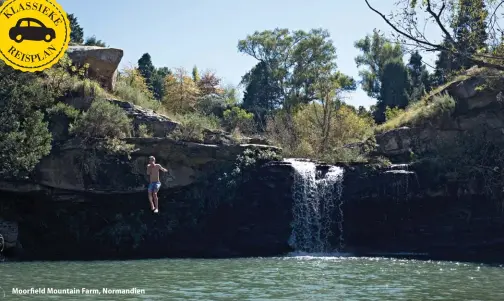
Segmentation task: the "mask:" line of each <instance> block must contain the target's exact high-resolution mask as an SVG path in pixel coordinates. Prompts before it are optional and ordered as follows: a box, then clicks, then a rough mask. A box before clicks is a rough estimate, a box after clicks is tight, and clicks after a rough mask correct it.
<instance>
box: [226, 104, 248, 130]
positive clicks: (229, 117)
mask: <svg viewBox="0 0 504 301" xmlns="http://www.w3.org/2000/svg"><path fill="white" fill-rule="evenodd" d="M223 117H224V124H225V126H226V128H227V130H228V131H232V130H234V129H236V128H238V129H240V131H241V132H248V133H253V132H255V131H254V130H255V127H254V114H252V113H249V112H247V111H245V110H244V109H242V108H239V107H236V106H235V107H232V108H231V109H227V110H225V111H224V113H223Z"/></svg>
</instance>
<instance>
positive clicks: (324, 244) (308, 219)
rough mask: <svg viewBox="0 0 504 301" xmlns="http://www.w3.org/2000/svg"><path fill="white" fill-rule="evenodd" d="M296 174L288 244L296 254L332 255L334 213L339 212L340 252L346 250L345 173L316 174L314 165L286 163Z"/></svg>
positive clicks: (335, 170) (338, 170)
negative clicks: (344, 237) (297, 252)
mask: <svg viewBox="0 0 504 301" xmlns="http://www.w3.org/2000/svg"><path fill="white" fill-rule="evenodd" d="M286 161H287V162H289V163H291V165H292V167H293V168H294V170H295V174H294V183H293V187H292V199H293V201H294V202H293V221H292V234H291V237H290V239H289V244H290V245H291V247H293V248H294V249H295V250H296V251H302V252H310V253H324V252H330V251H333V250H332V249H331V245H330V243H329V237H330V236H331V234H332V233H331V226H332V221H333V220H332V217H333V215H334V209H335V207H337V209H338V210H339V212H338V215H339V220H338V221H337V224H338V228H339V232H340V237H339V248H338V250H337V251H341V250H342V248H343V210H342V208H341V206H342V201H341V193H342V191H343V186H342V184H343V169H342V168H341V167H337V166H331V167H329V170H328V171H327V173H325V174H322V172H319V173H318V174H317V167H316V165H315V163H313V162H306V161H298V160H295V159H286Z"/></svg>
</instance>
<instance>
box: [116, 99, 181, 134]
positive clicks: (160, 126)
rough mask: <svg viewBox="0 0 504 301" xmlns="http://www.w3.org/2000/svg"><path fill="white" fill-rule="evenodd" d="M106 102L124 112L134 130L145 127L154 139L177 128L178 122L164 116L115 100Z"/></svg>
mask: <svg viewBox="0 0 504 301" xmlns="http://www.w3.org/2000/svg"><path fill="white" fill-rule="evenodd" d="M108 101H110V102H112V103H113V104H115V105H117V106H119V107H120V108H122V109H123V110H124V111H125V113H126V114H127V115H128V117H129V118H130V119H132V122H133V127H134V128H135V129H138V127H139V126H140V125H145V126H147V128H148V130H150V131H151V133H152V135H153V136H154V137H161V138H164V137H166V136H167V135H168V134H170V133H171V132H173V130H175V129H176V128H177V126H179V123H178V122H175V121H173V120H171V119H170V118H168V117H166V116H163V115H160V114H156V113H155V112H154V111H153V110H148V109H144V108H142V107H139V106H137V105H134V104H132V103H129V102H126V101H121V100H117V99H108Z"/></svg>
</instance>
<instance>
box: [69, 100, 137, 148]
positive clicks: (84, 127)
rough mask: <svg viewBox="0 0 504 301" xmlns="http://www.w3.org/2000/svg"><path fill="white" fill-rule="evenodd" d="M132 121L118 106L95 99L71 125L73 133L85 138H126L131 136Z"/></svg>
mask: <svg viewBox="0 0 504 301" xmlns="http://www.w3.org/2000/svg"><path fill="white" fill-rule="evenodd" d="M131 130H132V126H131V121H130V120H129V118H128V116H127V115H126V113H125V112H124V111H123V110H122V109H121V108H120V107H118V106H116V105H114V104H112V103H110V102H108V101H105V100H95V101H94V102H93V103H92V104H91V107H90V108H89V110H88V111H87V112H84V113H83V114H82V115H81V116H80V117H79V118H78V119H77V121H76V122H75V124H73V125H72V127H71V133H72V134H75V135H76V136H78V137H80V138H83V139H84V140H87V139H92V138H109V139H113V138H119V139H121V138H126V137H129V136H131Z"/></svg>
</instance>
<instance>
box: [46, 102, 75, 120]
mask: <svg viewBox="0 0 504 301" xmlns="http://www.w3.org/2000/svg"><path fill="white" fill-rule="evenodd" d="M47 114H49V115H56V114H63V115H65V116H66V117H68V118H69V119H70V120H71V122H73V121H75V120H77V118H78V117H79V114H80V112H79V110H77V109H75V108H74V107H72V106H69V105H67V104H65V103H62V102H58V103H56V104H55V105H54V106H52V107H50V108H49V109H47Z"/></svg>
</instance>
